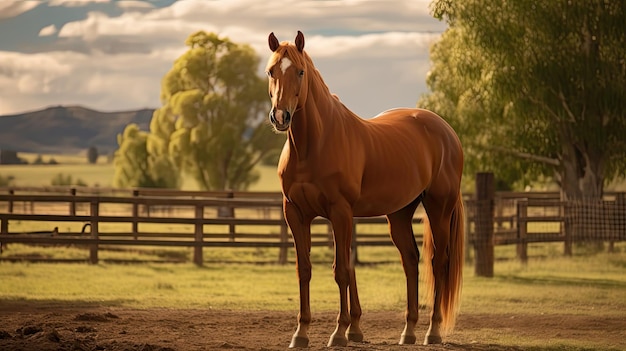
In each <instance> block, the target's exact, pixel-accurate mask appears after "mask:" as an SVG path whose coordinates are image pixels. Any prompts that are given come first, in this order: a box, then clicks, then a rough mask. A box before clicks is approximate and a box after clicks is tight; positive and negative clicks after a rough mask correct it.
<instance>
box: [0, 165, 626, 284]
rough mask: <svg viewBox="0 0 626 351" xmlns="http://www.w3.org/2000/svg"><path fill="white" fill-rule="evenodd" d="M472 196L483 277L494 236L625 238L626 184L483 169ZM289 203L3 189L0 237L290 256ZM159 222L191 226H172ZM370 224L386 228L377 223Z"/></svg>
mask: <svg viewBox="0 0 626 351" xmlns="http://www.w3.org/2000/svg"><path fill="white" fill-rule="evenodd" d="M465 203H466V206H465V207H466V212H467V216H466V220H467V223H466V230H467V235H466V240H467V245H466V247H467V249H468V252H467V254H466V256H467V257H470V256H472V255H471V250H472V249H473V257H474V265H475V269H476V274H477V275H480V276H492V275H493V263H494V260H495V257H494V246H495V245H516V246H517V253H518V257H519V259H520V260H522V261H525V260H526V259H527V257H528V254H527V248H528V245H529V244H530V243H538V242H562V243H563V244H564V254H571V250H572V243H573V242H576V241H583V240H587V241H588V240H602V241H606V242H609V248H610V247H612V243H614V242H616V241H626V194H625V193H607V194H605V200H604V201H602V202H599V203H597V202H596V203H593V204H578V203H565V202H562V201H560V199H559V194H558V193H556V192H551V193H546V192H541V193H538V192H535V193H533V192H523V193H520V192H495V191H494V188H493V176H492V175H489V174H484V175H480V174H479V175H478V176H477V183H476V192H475V194H473V195H471V196H468V195H466V196H465ZM281 206H282V200H281V195H280V193H277V192H202V191H175V190H161V189H133V190H119V189H102V188H65V187H55V188H3V189H2V188H0V242H1V243H5V244H6V243H11V242H15V243H16V242H20V243H33V244H71V245H86V246H87V247H89V261H90V262H91V263H97V262H98V250H99V249H100V248H101V247H102V246H106V247H110V246H114V245H122V246H133V245H145V246H172V247H173V246H186V247H193V248H194V254H193V261H194V262H195V263H196V264H202V262H203V260H204V258H203V255H202V248H204V247H273V248H278V249H279V250H278V251H279V254H278V262H280V263H285V262H286V261H287V250H288V248H289V247H291V246H292V241H291V236H290V235H289V232H288V228H287V226H286V224H285V221H284V218H283V216H282V210H281ZM423 215H424V214H423V210H420V211H418V213H417V214H416V217H415V218H414V229H415V233H416V239H417V241H418V242H421V238H422V231H421V229H420V228H419V227H418V226H419V224H420V223H421V222H422V217H423ZM17 221H22V222H33V223H34V222H46V223H48V224H50V226H51V227H52V226H53V225H54V224H53V223H54V222H59V223H62V222H69V223H78V228H81V226H82V230H79V229H75V230H72V231H67V230H66V231H64V232H62V231H59V230H58V229H57V230H53V229H51V230H50V231H48V232H47V233H37V234H34V233H23V232H21V233H20V232H18V231H16V230H11V228H14V227H13V226H12V225H10V223H16V222H17ZM159 224H161V225H179V226H180V225H182V226H186V228H188V229H187V230H179V231H172V230H170V231H169V232H167V233H164V232H163V231H162V230H158V227H159V226H158V225H159ZM385 224H386V220H385V218H384V217H374V218H355V220H354V232H355V235H354V236H353V239H354V242H353V248H354V252H355V256H354V257H353V258H354V259H356V260H358V257H357V256H356V252H357V249H358V247H359V246H368V245H369V246H373V245H392V243H391V241H390V240H389V238H388V233H387V231H386V226H385ZM155 225H157V226H156V228H157V229H156V230H155ZM372 225H377V226H378V228H377V229H375V230H374V231H372V230H371V227H372ZM120 226H122V227H124V229H121V230H120V229H119V228H120ZM367 226H369V227H370V228H367ZM314 227H315V228H317V230H314V233H313V234H312V245H314V246H332V234H331V233H330V227H329V224H328V222H327V221H326V220H324V219H320V218H318V219H316V220H315V221H314ZM57 228H58V226H57ZM111 228H113V229H111ZM143 228H148V229H143ZM87 229H88V230H87Z"/></svg>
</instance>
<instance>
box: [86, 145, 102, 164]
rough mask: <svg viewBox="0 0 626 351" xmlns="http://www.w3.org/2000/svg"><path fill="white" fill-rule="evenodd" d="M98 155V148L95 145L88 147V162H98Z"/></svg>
mask: <svg viewBox="0 0 626 351" xmlns="http://www.w3.org/2000/svg"><path fill="white" fill-rule="evenodd" d="M98 156H99V154H98V148H96V147H95V146H90V147H89V149H87V162H89V163H90V164H92V165H93V164H96V163H97V162H98Z"/></svg>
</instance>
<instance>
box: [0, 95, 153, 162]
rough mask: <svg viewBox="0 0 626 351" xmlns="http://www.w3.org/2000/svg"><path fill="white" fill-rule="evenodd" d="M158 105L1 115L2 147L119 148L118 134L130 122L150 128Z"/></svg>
mask: <svg viewBox="0 0 626 351" xmlns="http://www.w3.org/2000/svg"><path fill="white" fill-rule="evenodd" d="M153 112H154V109H142V110H137V111H123V112H100V111H95V110H90V109H88V108H85V107H81V106H55V107H49V108H46V109H44V110H40V111H34V112H27V113H21V114H17V115H10V116H0V149H7V150H15V151H17V152H32V153H42V154H43V153H54V154H74V153H78V152H81V151H85V150H87V149H88V148H89V147H91V146H95V147H96V148H98V151H99V153H100V154H101V155H104V154H105V153H109V152H111V151H113V150H115V149H117V134H119V133H121V132H122V131H124V128H125V127H126V126H127V125H128V124H130V123H136V124H137V125H138V126H139V127H140V128H141V129H142V130H148V128H149V125H150V120H151V119H152V113H153Z"/></svg>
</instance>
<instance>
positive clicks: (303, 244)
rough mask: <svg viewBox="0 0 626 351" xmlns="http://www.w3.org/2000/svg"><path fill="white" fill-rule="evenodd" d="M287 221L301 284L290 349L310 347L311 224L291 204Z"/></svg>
mask: <svg viewBox="0 0 626 351" xmlns="http://www.w3.org/2000/svg"><path fill="white" fill-rule="evenodd" d="M284 210H285V219H286V220H287V224H288V225H289V228H290V229H291V233H292V235H293V242H294V247H295V249H296V271H297V273H298V282H299V284H300V312H299V313H298V328H297V329H296V332H295V333H294V334H293V337H292V338H291V343H290V344H289V347H290V348H295V347H308V346H309V336H308V331H309V325H310V324H311V305H310V298H309V296H310V294H309V284H310V282H311V222H312V219H308V218H307V219H304V218H301V216H302V215H301V214H300V212H299V211H298V209H297V208H296V207H295V205H294V204H293V203H291V202H287V201H285V202H284Z"/></svg>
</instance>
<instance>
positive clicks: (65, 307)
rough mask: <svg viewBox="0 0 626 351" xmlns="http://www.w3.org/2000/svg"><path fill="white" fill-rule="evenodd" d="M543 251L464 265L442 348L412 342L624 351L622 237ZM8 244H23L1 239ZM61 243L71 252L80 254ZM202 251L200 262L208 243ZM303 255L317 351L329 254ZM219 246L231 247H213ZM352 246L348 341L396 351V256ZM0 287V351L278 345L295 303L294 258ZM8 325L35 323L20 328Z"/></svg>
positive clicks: (11, 280) (150, 267)
mask: <svg viewBox="0 0 626 351" xmlns="http://www.w3.org/2000/svg"><path fill="white" fill-rule="evenodd" d="M553 246H554V244H543V245H540V246H537V247H535V248H534V250H531V252H532V253H533V254H532V255H531V256H530V259H529V262H528V264H526V265H523V264H520V263H519V262H517V261H514V260H499V261H498V262H497V263H496V267H495V276H494V278H491V279H489V278H477V277H474V275H473V272H472V268H473V267H472V266H471V265H467V266H466V269H465V281H464V286H463V294H462V303H461V313H460V316H459V321H458V325H457V329H456V330H455V331H454V332H453V333H452V334H451V335H450V336H449V337H448V338H447V339H446V340H447V342H448V345H446V346H443V347H442V346H431V347H428V348H426V347H423V346H419V347H418V346H415V347H409V348H410V349H423V350H440V349H450V348H451V349H469V350H510V349H534V350H589V349H594V350H620V349H624V348H626V274H624V271H625V270H626V245H624V244H623V243H621V244H618V245H616V252H615V253H612V254H608V253H594V252H591V251H586V250H583V249H579V250H577V254H576V255H574V256H573V257H563V256H562V255H561V254H559V253H557V252H560V249H559V248H555V247H553ZM47 249H48V250H56V249H53V248H47ZM497 249H498V250H502V251H507V250H511V248H510V247H498V248H497ZM9 250H11V251H13V250H25V251H28V250H31V251H32V250H33V248H28V247H22V246H21V245H18V244H12V245H11V246H9ZM39 250H42V249H41V248H39ZM59 250H61V252H63V254H64V255H72V251H75V250H78V249H74V248H60V249H59ZM205 250H206V253H205V256H206V257H210V255H211V254H212V252H213V251H215V250H216V249H205ZM267 250H272V249H259V250H258V251H257V252H256V254H258V255H264V254H267V255H270V256H274V254H272V253H267V252H266V253H263V252H262V251H267ZM312 250H313V252H312V254H313V259H314V265H313V280H312V284H311V306H312V310H313V318H314V322H313V325H312V331H311V347H310V349H312V350H317V349H319V350H321V349H325V346H324V345H325V343H326V341H327V335H328V334H329V333H330V331H332V328H333V324H334V319H335V312H334V311H336V308H337V306H336V304H337V297H336V295H337V288H336V285H335V282H334V279H333V276H332V269H331V267H330V266H331V263H332V251H331V250H330V249H328V248H326V247H314V248H313V249H312ZM290 251H293V250H290ZM117 254H118V255H132V254H133V253H128V252H127V253H117ZM134 254H140V253H134ZM220 254H221V255H228V254H231V255H239V254H242V252H241V250H240V249H220ZM290 254H291V255H293V253H290ZM359 254H360V255H361V257H362V260H363V261H364V262H370V264H365V265H360V266H358V267H357V269H356V272H357V276H358V278H359V291H360V293H361V302H362V305H363V309H364V316H363V329H364V332H365V340H366V343H364V344H358V343H351V346H350V349H368V350H388V349H406V348H400V347H399V346H396V345H395V344H396V343H397V338H398V337H399V333H400V331H401V328H402V324H403V318H402V313H403V312H402V311H403V310H404V301H405V296H404V294H405V283H404V276H403V272H402V268H401V265H400V264H399V255H398V254H397V252H396V251H395V249H394V248H393V247H372V248H363V249H361V251H360V253H359ZM501 254H502V255H501V256H507V255H508V254H510V253H507V252H502V253H501ZM246 255H252V256H254V253H251V252H247V253H246ZM290 257H291V258H290V260H292V261H293V256H290ZM230 259H231V260H232V259H233V258H232V257H230ZM240 259H243V257H242V258H240ZM371 262H379V263H377V264H371ZM0 281H2V284H1V285H0V296H1V297H0V334H3V332H4V334H3V335H7V334H8V335H9V336H8V337H4V338H0V349H11V348H12V347H15V348H23V349H63V347H65V346H67V345H71V344H72V343H73V344H75V345H82V347H84V349H87V347H90V345H91V347H101V348H102V347H103V348H104V349H112V350H136V349H141V348H140V346H141V345H151V347H152V348H150V349H152V350H168V349H175V350H178V349H188V350H204V349H221V348H225V347H226V348H237V349H244V350H258V349H265V350H282V349H285V348H286V345H287V344H288V343H289V339H290V337H291V333H292V332H293V330H292V329H293V327H294V326H295V321H296V314H297V309H298V302H297V301H298V284H297V279H296V275H295V269H294V267H293V264H290V265H286V266H280V265H272V264H265V265H258V264H249V263H245V264H220V263H211V264H207V265H205V266H204V267H196V266H193V265H191V264H141V265H119V264H116V265H111V264H99V265H82V264H50V263H45V264H32V263H30V264H29V263H2V264H0ZM428 312H429V311H428V309H427V308H426V307H424V306H422V308H421V310H420V323H419V325H418V327H417V331H416V332H417V333H418V335H420V336H423V334H424V333H425V329H426V327H427V325H426V320H427V318H426V316H427V313H428ZM28 328H31V329H28ZM242 328H243V329H242ZM17 330H21V332H20V333H22V334H24V330H39V331H37V332H33V335H26V336H21V334H19V333H18V332H16V331H17ZM77 330H83V331H82V332H77ZM240 330H244V331H243V332H242V333H240V332H239V331H240ZM55 340H56V341H55ZM116 347H117V348H116ZM144 349H145V348H144Z"/></svg>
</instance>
